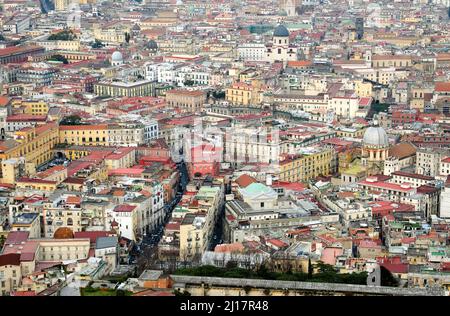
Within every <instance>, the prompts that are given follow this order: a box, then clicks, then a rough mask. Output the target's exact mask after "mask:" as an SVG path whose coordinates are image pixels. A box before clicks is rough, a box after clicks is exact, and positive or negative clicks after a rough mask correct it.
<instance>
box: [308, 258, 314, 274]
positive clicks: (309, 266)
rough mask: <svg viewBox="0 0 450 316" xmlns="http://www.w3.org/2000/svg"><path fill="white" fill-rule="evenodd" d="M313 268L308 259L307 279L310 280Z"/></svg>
mask: <svg viewBox="0 0 450 316" xmlns="http://www.w3.org/2000/svg"><path fill="white" fill-rule="evenodd" d="M313 271H314V268H313V266H312V263H311V258H308V279H311V278H312V275H313Z"/></svg>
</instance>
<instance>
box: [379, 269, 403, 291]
mask: <svg viewBox="0 0 450 316" xmlns="http://www.w3.org/2000/svg"><path fill="white" fill-rule="evenodd" d="M380 274H381V286H393V287H397V286H399V282H398V280H397V279H396V278H395V277H394V275H393V274H392V273H391V271H389V270H388V269H386V268H385V267H383V266H380Z"/></svg>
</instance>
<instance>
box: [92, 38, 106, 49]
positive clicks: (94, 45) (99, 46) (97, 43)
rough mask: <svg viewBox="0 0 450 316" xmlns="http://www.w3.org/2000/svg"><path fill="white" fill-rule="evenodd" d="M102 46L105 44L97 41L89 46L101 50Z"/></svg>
mask: <svg viewBox="0 0 450 316" xmlns="http://www.w3.org/2000/svg"><path fill="white" fill-rule="evenodd" d="M104 46H105V44H103V42H102V41H100V40H98V39H95V41H94V42H93V43H92V44H91V47H92V48H102V47H104Z"/></svg>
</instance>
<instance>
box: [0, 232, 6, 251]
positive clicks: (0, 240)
mask: <svg viewBox="0 0 450 316" xmlns="http://www.w3.org/2000/svg"><path fill="white" fill-rule="evenodd" d="M5 241H6V238H5V236H4V235H1V236H0V249H1V248H3V245H4V244H5Z"/></svg>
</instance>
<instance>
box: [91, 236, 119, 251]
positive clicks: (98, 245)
mask: <svg viewBox="0 0 450 316" xmlns="http://www.w3.org/2000/svg"><path fill="white" fill-rule="evenodd" d="M117 243H118V240H117V237H98V238H97V241H96V242H95V249H104V248H112V247H116V246H117Z"/></svg>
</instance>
